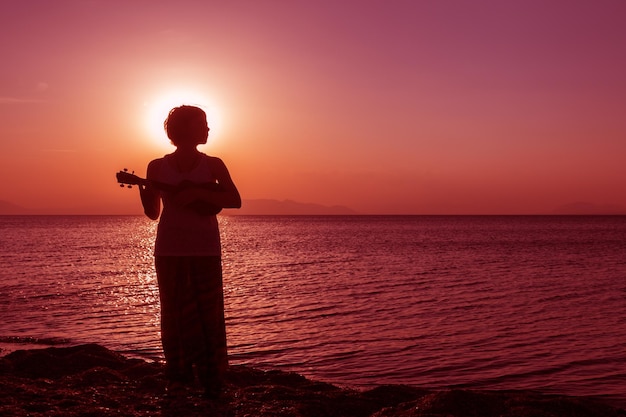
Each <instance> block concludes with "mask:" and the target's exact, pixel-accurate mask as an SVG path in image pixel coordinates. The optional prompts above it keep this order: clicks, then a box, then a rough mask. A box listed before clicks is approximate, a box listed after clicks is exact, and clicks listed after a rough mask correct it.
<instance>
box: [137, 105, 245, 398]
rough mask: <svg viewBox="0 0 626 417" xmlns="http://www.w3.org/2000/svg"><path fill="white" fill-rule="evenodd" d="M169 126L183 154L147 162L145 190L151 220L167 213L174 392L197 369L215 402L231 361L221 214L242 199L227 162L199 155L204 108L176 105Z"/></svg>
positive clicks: (161, 267)
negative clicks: (225, 303) (151, 183)
mask: <svg viewBox="0 0 626 417" xmlns="http://www.w3.org/2000/svg"><path fill="white" fill-rule="evenodd" d="M164 126H165V130H166V132H167V136H168V137H169V138H170V140H171V141H172V144H174V146H176V150H175V151H174V152H173V153H171V154H168V155H165V156H164V157H163V158H158V159H155V160H153V161H151V162H150V163H149V164H148V169H147V180H148V185H145V186H140V187H139V191H140V196H141V202H142V205H143V208H144V212H145V214H146V215H147V216H148V217H149V218H151V219H153V220H156V219H158V218H159V215H160V219H159V225H158V229H157V236H156V242H155V251H154V255H155V266H156V273H157V280H158V284H159V298H160V301H161V340H162V343H163V352H164V355H165V361H166V373H167V378H168V380H169V384H168V390H169V391H176V390H179V389H182V388H183V387H184V385H185V384H188V383H191V382H193V380H194V372H193V369H194V367H195V369H196V373H197V376H198V379H199V381H200V382H201V383H202V385H203V386H204V389H205V392H206V394H207V395H208V396H216V395H219V392H220V390H221V385H222V380H223V375H224V372H225V370H226V368H227V367H228V358H227V353H226V330H225V324H224V297H223V289H222V267H221V246H220V235H219V230H218V223H217V218H216V216H215V215H216V214H217V213H218V212H219V211H220V210H221V209H222V208H225V207H228V208H239V207H241V197H240V196H239V191H238V190H237V187H236V186H235V184H234V183H233V181H232V179H231V177H230V174H229V172H228V169H227V168H226V165H224V163H223V162H222V160H221V159H219V158H216V157H212V156H208V155H206V154H204V153H202V152H200V151H198V150H197V146H198V145H200V144H205V143H206V142H207V139H208V135H209V127H208V125H207V119H206V114H205V112H204V111H203V110H202V109H200V108H198V107H194V106H186V105H184V106H180V107H176V108H174V109H172V110H171V111H170V113H169V115H168V117H167V119H166V121H165V124H164ZM150 182H153V183H154V184H157V183H158V184H161V185H162V184H167V185H169V187H167V191H164V188H163V187H159V188H157V187H156V186H154V185H150ZM161 202H162V203H163V210H162V211H161Z"/></svg>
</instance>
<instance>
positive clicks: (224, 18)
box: [0, 0, 626, 214]
mask: <svg viewBox="0 0 626 417" xmlns="http://www.w3.org/2000/svg"><path fill="white" fill-rule="evenodd" d="M625 16H626V2H624V1H622V0H615V1H606V0H599V1H576V0H573V1H549V0H548V1H532V0H531V1H501V0H485V1H476V2H474V1H471V2H470V1H464V0H457V1H447V0H442V1H408V0H407V1H393V0H392V1H352V2H351V1H343V2H342V1H311V2H304V1H287V0H285V1H231V2H213V1H199V0H198V1H188V0H182V1H176V2H173V1H168V2H164V1H148V0H142V1H135V0H132V1H121V0H120V1H117V0H107V1H98V0H92V1H87V0H82V1H78V0H76V1H68V0H59V1H54V2H50V1H43V0H41V1H31V0H25V1H20V2H17V1H16V2H10V3H9V4H7V5H3V6H2V13H0V35H1V37H2V39H3V40H4V41H3V43H2V46H0V52H1V56H2V62H3V65H2V66H0V174H2V176H3V178H5V181H3V184H2V185H1V186H0V200H4V201H10V202H12V203H15V204H18V205H21V206H24V207H27V208H30V209H33V210H35V211H37V212H41V213H104V214H107V213H111V214H116V213H139V212H140V205H139V201H138V198H137V195H136V191H131V190H120V189H119V188H118V187H117V185H116V184H115V180H114V173H115V172H116V171H118V170H119V169H121V168H124V167H128V168H130V169H133V170H135V171H136V172H137V173H138V174H141V175H143V174H144V173H145V166H146V164H147V162H148V161H149V160H150V159H153V158H155V157H159V156H161V155H163V154H164V153H167V152H170V151H171V150H173V148H172V147H171V146H170V145H169V144H168V141H167V139H166V138H165V136H164V135H162V134H161V133H159V132H158V129H159V126H160V123H161V122H162V118H163V117H164V115H162V114H156V115H155V114H154V111H153V110H152V109H154V108H155V106H157V105H158V104H159V103H163V102H164V100H165V98H167V99H168V100H172V99H173V101H165V103H166V104H165V105H174V104H182V102H190V100H193V101H194V102H193V103H190V104H201V105H202V106H204V107H205V109H207V110H208V111H209V112H210V113H211V116H210V118H211V119H212V120H211V124H212V130H211V137H210V139H209V144H208V145H207V146H205V147H203V148H202V149H203V151H205V152H207V153H209V154H213V155H216V156H220V157H222V159H224V161H225V162H226V164H227V165H228V166H229V168H230V170H231V174H232V176H233V178H234V179H235V181H236V183H237V184H238V186H239V188H240V191H241V194H242V196H243V198H244V201H245V200H246V199H261V198H263V199H265V198H268V199H278V200H283V199H291V200H297V201H301V202H312V203H319V204H324V205H345V206H349V207H351V208H352V209H354V210H356V211H358V212H360V213H364V214H368V213H389V214H396V213H406V214H494V213H495V214H498V213H501V214H526V213H549V212H552V211H553V210H554V209H555V208H556V207H559V206H561V205H564V204H568V203H572V202H577V201H585V202H589V203H593V204H597V205H618V206H622V207H624V212H625V213H626V193H625V192H624V190H625V186H626V163H624V159H625V156H626V116H625V115H626V76H624V74H626V25H624V23H623V22H624V17H625ZM190 93H193V94H190ZM168 103H170V104H168Z"/></svg>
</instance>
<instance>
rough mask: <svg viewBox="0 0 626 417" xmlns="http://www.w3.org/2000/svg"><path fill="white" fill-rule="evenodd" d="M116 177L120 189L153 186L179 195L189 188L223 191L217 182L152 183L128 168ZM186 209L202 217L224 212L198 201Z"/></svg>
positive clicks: (219, 208)
mask: <svg viewBox="0 0 626 417" xmlns="http://www.w3.org/2000/svg"><path fill="white" fill-rule="evenodd" d="M115 177H116V178H117V182H118V183H119V184H120V187H128V188H133V185H142V186H151V187H154V188H156V189H157V190H159V191H165V192H168V193H178V192H180V191H183V190H186V189H189V188H204V189H207V190H211V191H222V186H221V185H220V184H218V183H217V182H206V183H201V184H198V183H194V182H192V181H183V182H181V183H180V184H177V185H173V184H166V183H163V182H159V181H152V180H148V179H145V178H141V177H139V176H137V175H135V174H134V171H133V172H128V169H126V168H124V170H123V171H119V172H118V173H117V174H115ZM185 207H186V208H188V209H190V210H193V211H195V212H196V213H197V214H199V215H201V216H211V215H215V214H217V213H219V212H220V211H222V208H221V207H218V206H215V205H213V204H210V203H207V202H206V201H202V200H196V201H194V202H193V203H189V204H187V205H186V206H185Z"/></svg>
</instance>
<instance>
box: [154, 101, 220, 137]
mask: <svg viewBox="0 0 626 417" xmlns="http://www.w3.org/2000/svg"><path fill="white" fill-rule="evenodd" d="M163 127H164V128H165V132H166V133H167V137H168V138H170V140H171V141H172V143H173V144H174V145H175V146H178V145H179V144H181V143H186V142H189V141H194V144H198V143H203V141H204V140H205V139H206V138H207V134H208V130H209V129H208V126H207V119H206V113H205V112H204V110H202V109H201V108H199V107H196V106H189V105H182V106H179V107H174V108H173V109H172V110H170V112H169V114H168V115H167V119H165V122H163Z"/></svg>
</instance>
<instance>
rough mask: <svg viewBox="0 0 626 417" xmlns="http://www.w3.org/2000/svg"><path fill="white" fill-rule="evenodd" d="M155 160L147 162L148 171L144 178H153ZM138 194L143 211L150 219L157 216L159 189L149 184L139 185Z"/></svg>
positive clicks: (159, 206) (159, 205)
mask: <svg viewBox="0 0 626 417" xmlns="http://www.w3.org/2000/svg"><path fill="white" fill-rule="evenodd" d="M156 165H157V161H156V160H155V161H152V162H150V163H149V164H148V172H147V175H146V178H148V179H152V178H154V172H155V169H156ZM139 196H140V197H141V204H142V205H143V212H144V213H145V214H146V216H148V217H149V218H150V219H152V220H156V219H158V218H159V214H161V197H160V194H159V191H158V190H157V189H155V188H154V187H151V186H150V185H145V186H142V185H140V186H139Z"/></svg>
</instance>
